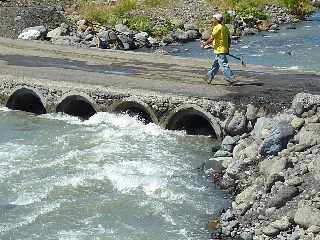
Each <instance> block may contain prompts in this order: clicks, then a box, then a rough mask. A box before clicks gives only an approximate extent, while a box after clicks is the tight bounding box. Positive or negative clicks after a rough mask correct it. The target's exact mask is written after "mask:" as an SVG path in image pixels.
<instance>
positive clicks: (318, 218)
mask: <svg viewBox="0 0 320 240" xmlns="http://www.w3.org/2000/svg"><path fill="white" fill-rule="evenodd" d="M294 221H295V223H296V224H298V225H300V226H302V227H305V228H308V227H310V226H312V225H314V226H320V210H319V209H316V208H313V207H310V206H304V207H301V208H298V210H297V212H296V214H295V215H294Z"/></svg>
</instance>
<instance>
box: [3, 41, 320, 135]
mask: <svg viewBox="0 0 320 240" xmlns="http://www.w3.org/2000/svg"><path fill="white" fill-rule="evenodd" d="M208 65H209V63H208V61H207V60H201V59H192V58H178V57H172V56H166V55H160V54H147V53H138V52H123V51H113V50H99V49H78V48H71V47H64V46H57V45H50V44H48V43H45V42H39V41H35V42H33V41H20V40H12V39H5V38H0V72H1V74H0V80H1V83H0V85H1V86H0V89H1V94H0V98H1V104H2V105H7V106H9V107H10V104H11V108H13V109H20V110H27V111H31V112H35V113H44V112H50V111H58V110H59V111H60V110H61V111H63V112H66V113H69V114H73V115H78V114H80V112H81V111H82V110H81V109H82V108H81V107H80V106H77V107H75V106H74V107H70V104H71V103H70V102H72V101H73V103H74V101H76V100H77V99H78V100H79V101H82V103H83V102H87V104H89V105H90V106H91V110H87V111H86V113H83V114H84V117H85V118H86V117H90V116H91V115H92V114H93V113H94V112H96V111H114V110H118V111H124V110H131V111H133V112H139V111H140V112H141V111H142V112H144V118H147V119H148V121H152V122H156V123H158V124H160V125H162V126H164V127H166V128H169V129H185V128H188V127H186V126H182V125H185V124H187V123H186V122H188V121H190V120H192V118H191V119H190V118H189V120H188V121H184V122H181V121H182V120H181V119H180V118H179V119H175V118H174V117H173V118H174V119H175V120H172V119H171V117H172V116H171V115H172V114H174V113H177V112H179V111H180V112H183V113H184V114H182V115H184V116H191V115H192V113H195V112H197V113H199V114H196V115H199V116H200V115H202V116H204V118H205V119H207V120H208V119H211V120H210V125H211V127H213V130H214V132H215V134H216V135H223V124H224V123H225V121H226V120H227V119H228V118H230V116H232V114H233V113H234V111H235V110H234V109H235V106H238V107H240V108H241V107H246V105H247V104H249V103H253V104H255V105H259V106H264V107H265V108H267V109H268V108H269V110H271V111H276V110H279V109H281V108H283V107H288V106H290V104H291V101H292V99H293V97H294V96H295V95H296V94H297V93H299V92H308V93H319V92H320V75H317V74H313V73H302V72H297V71H284V70H274V69H272V68H266V67H261V66H251V65H249V66H247V67H246V68H241V67H239V66H232V68H233V69H234V70H235V73H236V75H237V80H238V81H239V82H238V83H237V84H236V85H235V86H226V82H225V81H224V80H223V78H222V76H221V75H220V76H218V78H217V79H216V80H215V81H214V84H211V85H209V84H207V83H206V81H205V80H204V76H205V74H206V70H207V68H208V67H209V66H208ZM21 88H23V89H27V92H26V91H24V92H21ZM19 89H20V90H19ZM17 91H18V92H19V91H20V92H19V94H17V95H16V98H13V99H12V98H11V97H12V96H13V95H14V93H18V92H17ZM28 91H29V93H28ZM77 92H78V93H79V94H77ZM28 94H29V95H28ZM30 94H31V95H35V96H36V97H37V98H39V99H40V100H41V101H40V103H41V104H42V105H43V107H44V108H43V110H41V108H38V109H37V110H34V109H33V110H32V109H31V108H30V106H29V107H27V106H24V107H23V108H22V109H21V107H20V108H19V106H18V105H19V104H20V105H21V104H22V103H23V102H26V99H29V100H28V101H29V103H30V104H31V103H35V99H33V100H32V99H31V98H30V96H31V95H30ZM27 95H28V96H29V98H28V97H27ZM17 96H19V99H18V98H17ZM23 96H24V97H25V98H24V97H23ZM68 96H69V98H68ZM70 96H77V97H74V98H73V99H71V98H70ZM10 98H11V100H10ZM66 99H69V100H68V101H67V100H66ZM124 99H127V101H126V104H124V101H123V100H124ZM128 99H129V100H128ZM130 99H131V100H130ZM132 99H136V100H132ZM9 100H10V101H9ZM71 100H72V101H71ZM119 101H120V102H119ZM9 102H10V104H9ZM62 102H65V104H62ZM129 102H130V104H129ZM66 103H68V104H69V107H68V106H67V105H68V104H66ZM61 104H62V105H61ZM183 105H187V106H189V108H190V109H191V108H192V111H189V112H188V111H187V112H186V108H184V107H183ZM190 106H192V107H190ZM187 108H188V107H187ZM197 108H199V109H197ZM72 109H73V110H72ZM75 109H76V110H75ZM75 112H78V114H77V113H75ZM208 114H209V115H210V116H209V115H208ZM86 115H88V116H86ZM142 115H143V114H142ZM147 115H148V116H147ZM170 116H171V117H170ZM193 120H195V119H193ZM170 121H171V122H172V123H171V124H170V123H169V122H170ZM199 121H200V120H199V119H198V122H199ZM169 125H170V126H169ZM190 128H195V127H194V126H193V127H190ZM202 130H203V129H202ZM202 130H201V131H202Z"/></svg>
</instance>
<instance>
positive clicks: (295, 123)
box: [291, 117, 305, 129]
mask: <svg viewBox="0 0 320 240" xmlns="http://www.w3.org/2000/svg"><path fill="white" fill-rule="evenodd" d="M304 123H305V120H304V119H303V118H299V117H295V118H294V119H292V121H291V126H292V127H293V128H294V129H300V128H302V126H303V125H304Z"/></svg>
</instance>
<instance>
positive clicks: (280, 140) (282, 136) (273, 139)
mask: <svg viewBox="0 0 320 240" xmlns="http://www.w3.org/2000/svg"><path fill="white" fill-rule="evenodd" d="M294 134H295V131H294V129H293V127H292V126H291V124H290V123H289V122H287V121H279V122H277V123H276V124H275V125H273V127H272V129H271V132H270V134H269V135H268V136H267V137H266V138H265V139H264V141H263V142H262V144H261V146H260V148H259V153H260V154H261V155H262V156H268V155H277V154H278V153H279V152H280V151H281V150H283V149H284V148H286V146H287V144H288V142H289V140H290V139H291V138H292V137H293V136H294Z"/></svg>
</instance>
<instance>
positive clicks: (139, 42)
mask: <svg viewBox="0 0 320 240" xmlns="http://www.w3.org/2000/svg"><path fill="white" fill-rule="evenodd" d="M148 36H149V34H148V33H146V32H140V33H137V34H135V35H134V41H135V45H136V46H137V47H138V48H141V47H144V46H146V45H147V39H148Z"/></svg>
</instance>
